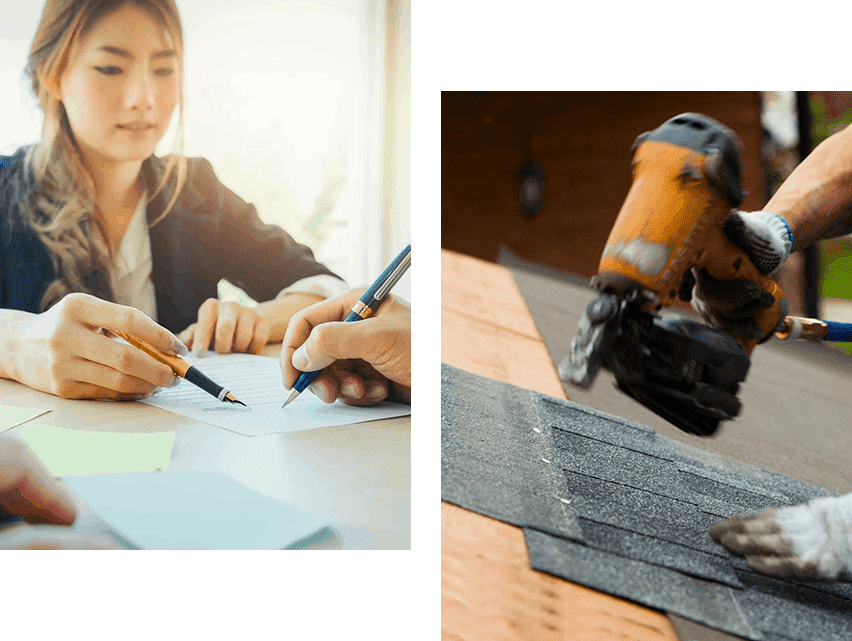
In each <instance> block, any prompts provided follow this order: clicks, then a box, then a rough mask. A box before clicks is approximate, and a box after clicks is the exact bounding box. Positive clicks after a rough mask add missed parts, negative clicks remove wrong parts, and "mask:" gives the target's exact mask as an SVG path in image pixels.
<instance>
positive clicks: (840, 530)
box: [710, 494, 852, 582]
mask: <svg viewBox="0 0 852 641" xmlns="http://www.w3.org/2000/svg"><path fill="white" fill-rule="evenodd" d="M710 537H711V538H712V539H713V540H714V541H715V542H716V543H718V544H719V545H721V546H723V547H724V548H725V549H726V550H728V552H730V553H731V554H734V555H735V556H739V557H745V559H746V562H747V563H748V566H749V567H750V568H751V569H752V570H754V571H755V572H760V573H761V574H768V575H770V576H774V577H778V578H782V579H796V580H799V581H825V582H829V581H837V580H845V581H849V580H852V574H850V570H852V494H846V495H844V496H834V497H828V498H822V499H814V500H813V501H811V502H810V503H804V504H802V505H796V506H795V507H785V508H777V509H772V510H766V511H764V512H760V513H759V514H752V515H750V516H746V517H737V518H733V519H728V520H726V521H722V522H721V523H717V524H716V525H714V526H713V527H712V528H710Z"/></svg>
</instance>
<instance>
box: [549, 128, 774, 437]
mask: <svg viewBox="0 0 852 641" xmlns="http://www.w3.org/2000/svg"><path fill="white" fill-rule="evenodd" d="M741 149H742V143H741V142H740V140H739V138H738V137H737V135H736V134H735V133H734V132H733V131H731V130H730V129H728V128H727V127H725V126H724V125H722V124H721V123H719V122H717V121H715V120H713V119H711V118H708V117H707V116H703V115H701V114H695V113H686V114H681V115H679V116H676V117H674V118H671V119H670V120H668V121H666V122H665V123H663V124H662V125H661V126H660V127H658V128H657V129H655V130H653V131H650V132H647V133H644V134H642V135H640V136H639V137H638V138H637V139H636V142H635V143H634V144H633V149H632V151H631V158H632V171H633V183H632V185H631V188H630V190H629V192H628V194H627V197H626V199H625V201H624V203H623V205H622V207H621V210H620V211H619V214H618V217H617V219H616V221H615V225H614V226H613V228H612V231H611V233H610V235H609V239H608V240H607V243H606V246H605V248H604V251H603V255H602V256H601V261H600V265H599V268H598V274H597V276H595V277H594V278H593V279H592V286H593V287H594V288H595V290H596V291H597V292H598V296H597V297H596V298H595V299H593V300H592V301H591V302H590V303H589V305H588V306H587V308H586V310H585V312H584V314H583V316H582V318H581V319H580V323H579V327H578V333H577V336H576V337H575V338H574V340H573V341H572V343H571V350H570V353H569V354H568V356H567V357H566V358H565V360H564V361H563V362H562V363H561V365H560V366H559V377H560V378H561V379H562V380H565V381H570V382H571V383H573V384H575V385H577V386H580V387H585V388H588V387H589V386H591V384H592V383H593V382H594V380H595V377H596V376H597V373H598V371H599V369H600V368H601V367H603V368H605V369H607V370H609V371H611V372H612V373H613V375H614V376H615V384H616V387H617V388H618V389H620V390H621V391H622V392H625V393H626V394H628V395H630V396H631V397H633V398H634V399H636V400H637V401H639V402H640V403H642V404H643V405H645V406H646V407H648V408H649V409H651V410H653V411H654V412H656V413H657V414H659V415H660V416H662V417H663V418H665V419H666V420H668V421H669V422H671V423H672V424H674V425H675V426H677V427H678V428H680V429H682V430H684V431H686V432H690V433H692V434H697V435H700V436H711V435H712V434H714V433H715V432H716V430H717V429H718V427H719V423H720V421H724V420H729V419H731V418H733V417H734V416H736V415H738V414H739V411H740V408H741V403H740V400H739V399H738V398H737V393H738V391H739V385H740V383H741V382H743V381H744V380H745V377H746V374H747V373H748V369H749V366H750V363H751V358H750V357H751V353H752V351H753V349H754V347H755V345H757V344H758V343H760V342H762V341H763V340H767V339H768V338H769V337H771V336H772V334H773V332H775V331H776V330H779V331H781V330H783V329H784V327H785V325H784V323H785V319H786V317H787V309H788V307H787V301H786V298H785V297H784V292H783V291H782V290H781V288H780V287H779V286H778V284H777V283H776V282H775V281H774V280H772V279H771V278H769V277H768V276H765V275H763V274H762V273H760V272H759V271H758V270H757V268H756V267H755V266H754V265H753V264H752V262H751V261H750V260H749V258H748V256H747V255H746V254H745V253H744V252H743V251H742V250H741V249H739V248H738V247H736V246H735V245H733V244H732V243H731V242H730V241H729V240H728V239H727V237H726V236H725V234H724V233H723V232H722V221H723V220H724V219H725V217H726V216H727V215H728V214H729V213H730V211H731V210H732V209H734V208H736V207H738V206H739V204H740V203H741V202H742V199H743V190H742V184H741V180H742V179H741V164H740V150H741ZM702 268H703V269H705V270H707V272H708V273H709V275H710V276H712V277H713V278H716V279H720V280H731V279H748V280H751V281H752V282H754V283H756V284H757V285H759V286H760V288H761V289H762V290H763V291H765V292H768V293H769V294H770V295H771V296H772V299H773V301H774V302H773V304H772V306H771V307H769V308H767V309H764V310H762V311H761V312H760V313H759V315H758V316H757V319H756V320H757V323H758V324H759V326H760V328H761V330H762V332H763V338H757V339H751V340H746V339H740V338H736V337H732V336H729V335H728V334H726V333H724V332H721V331H719V330H717V329H715V328H713V327H710V326H709V325H706V324H703V323H701V322H698V321H696V320H692V319H690V318H687V317H684V316H679V315H676V314H669V313H660V310H661V309H662V308H665V307H669V306H670V305H671V304H672V303H673V302H674V299H675V297H676V296H677V295H678V294H679V293H682V297H683V298H685V299H687V298H688V295H687V293H686V292H681V291H680V290H681V288H682V287H691V285H692V282H694V281H693V280H692V279H691V278H690V277H687V272H689V271H690V270H692V269H695V270H698V269H702ZM787 333H788V334H789V331H788V332H787Z"/></svg>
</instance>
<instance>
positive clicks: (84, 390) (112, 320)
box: [3, 294, 186, 400]
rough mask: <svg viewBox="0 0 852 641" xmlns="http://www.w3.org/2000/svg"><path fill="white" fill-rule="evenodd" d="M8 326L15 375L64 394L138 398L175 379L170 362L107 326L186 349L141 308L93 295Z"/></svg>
mask: <svg viewBox="0 0 852 641" xmlns="http://www.w3.org/2000/svg"><path fill="white" fill-rule="evenodd" d="M4 329H6V330H9V331H11V332H12V334H10V335H9V336H7V337H6V340H5V341H3V347H4V350H3V351H7V353H8V354H9V355H10V358H9V361H7V363H6V365H7V367H6V368H5V371H6V373H7V374H8V375H9V378H13V379H15V380H17V381H19V382H20V383H23V384H24V385H27V386H28V387H32V388H34V389H37V390H41V391H43V392H48V393H50V394H55V395H56V396H60V397H62V398H102V399H112V400H136V399H139V398H144V397H146V396H150V395H151V394H152V393H153V392H154V390H156V389H157V388H158V387H168V386H170V385H172V384H173V383H174V381H175V375H174V373H173V372H172V370H171V369H170V368H169V367H168V366H167V365H164V364H163V363H160V362H158V361H156V360H155V359H153V358H152V357H150V356H148V355H147V354H145V353H144V352H143V351H142V350H139V349H137V348H135V347H131V346H130V345H127V344H125V343H119V342H118V341H115V340H112V339H110V338H108V337H107V336H106V335H104V333H103V330H109V329H116V330H118V331H121V332H124V333H126V334H133V335H134V336H136V337H137V338H139V339H141V340H143V341H145V342H147V343H149V344H151V345H153V346H154V347H156V348H157V349H159V350H161V351H163V352H166V353H168V354H185V353H186V348H185V347H184V346H183V345H181V343H180V341H178V339H177V338H176V337H175V336H174V335H173V334H172V333H171V332H169V331H168V330H167V329H165V328H164V327H161V326H160V325H158V324H157V323H155V322H154V321H153V320H151V319H150V318H148V317H147V316H146V315H145V314H143V313H142V312H140V311H139V310H137V309H134V308H132V307H126V306H124V305H117V304H115V303H110V302H108V301H104V300H101V299H99V298H96V297H94V296H90V295H88V294H69V295H67V296H66V297H65V298H63V299H62V300H61V301H59V302H58V303H57V304H56V305H54V306H53V307H51V308H50V309H49V310H47V311H46V312H43V313H41V314H37V315H29V314H22V315H21V318H20V319H19V320H16V321H15V322H14V323H10V324H9V325H7V327H6V328H4ZM4 360H5V359H4Z"/></svg>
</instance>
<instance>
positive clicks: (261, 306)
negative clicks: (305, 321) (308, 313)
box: [255, 293, 325, 343]
mask: <svg viewBox="0 0 852 641" xmlns="http://www.w3.org/2000/svg"><path fill="white" fill-rule="evenodd" d="M322 300H325V299H324V298H323V297H322V296H317V295H315V294H295V293H294V294H287V295H286V296H284V297H283V298H280V299H278V300H270V301H267V302H265V303H258V305H257V307H256V308H255V310H256V311H257V312H258V313H259V314H262V315H263V316H265V317H267V318H268V319H269V320H270V322H271V325H272V327H271V329H270V330H269V342H271V343H280V342H281V341H283V340H284V334H285V333H286V332H287V325H288V324H289V323H290V319H291V318H292V317H293V314H295V313H296V312H298V311H300V310H302V309H304V308H305V307H309V306H311V305H313V304H314V303H319V302H320V301H322Z"/></svg>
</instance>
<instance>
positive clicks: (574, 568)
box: [524, 530, 763, 641]
mask: <svg viewBox="0 0 852 641" xmlns="http://www.w3.org/2000/svg"><path fill="white" fill-rule="evenodd" d="M524 535H525V538H526V543H527V551H528V553H529V557H530V564H531V565H532V567H533V568H534V569H536V570H539V571H541V572H547V573H548V574H553V575H555V576H560V577H562V578H564V579H567V580H568V581H572V582H574V583H579V584H581V585H585V586H588V587H590V588H593V589H595V590H600V591H602V592H607V593H609V594H614V595H616V596H619V597H621V598H624V599H629V600H631V601H635V602H637V603H641V604H643V605H646V606H649V607H652V608H657V609H660V610H667V611H671V612H674V613H675V614H678V615H680V616H683V617H686V618H687V619H691V620H693V621H698V622H700V623H704V624H706V625H709V626H711V627H714V628H718V629H720V630H724V631H725V632H730V633H731V634H736V635H739V636H741V637H745V638H746V639H752V640H754V641H763V636H762V635H761V633H760V632H759V631H758V630H756V629H754V628H753V627H752V626H750V625H749V622H748V621H747V620H746V618H745V617H744V616H743V613H742V611H741V610H740V608H739V606H738V605H737V602H736V600H735V597H734V593H735V592H737V593H741V592H742V591H741V590H739V591H735V590H733V589H732V588H730V587H728V586H726V585H721V584H719V583H716V582H713V581H702V580H701V579H695V578H692V577H689V576H686V575H684V574H682V573H681V572H677V571H675V570H671V569H668V568H663V567H659V566H655V565H650V564H648V563H643V562H641V561H636V560H633V559H628V558H624V557H621V556H617V555H615V554H610V553H607V552H603V551H601V550H597V549H594V548H591V547H587V546H584V545H579V544H577V543H573V542H571V541H566V540H564V539H560V538H558V537H554V536H550V535H549V534H544V533H542V532H537V531H535V530H524Z"/></svg>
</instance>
